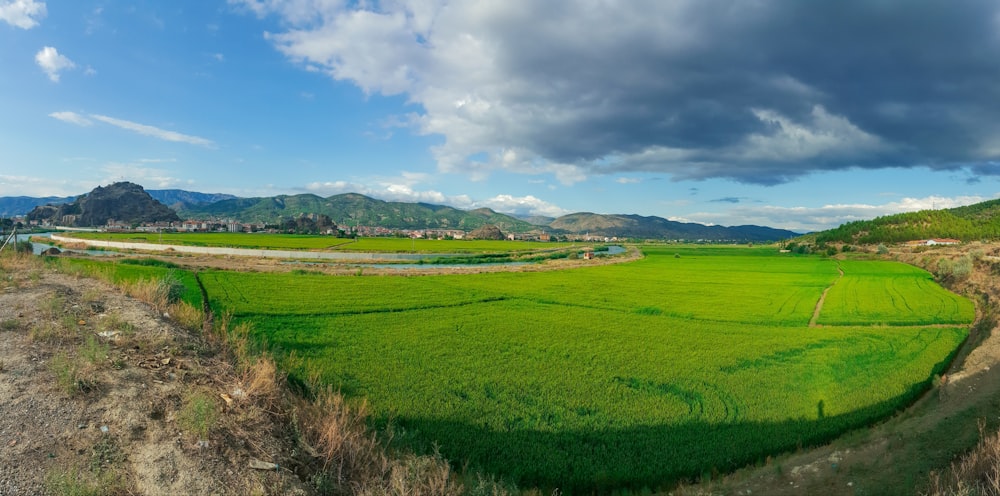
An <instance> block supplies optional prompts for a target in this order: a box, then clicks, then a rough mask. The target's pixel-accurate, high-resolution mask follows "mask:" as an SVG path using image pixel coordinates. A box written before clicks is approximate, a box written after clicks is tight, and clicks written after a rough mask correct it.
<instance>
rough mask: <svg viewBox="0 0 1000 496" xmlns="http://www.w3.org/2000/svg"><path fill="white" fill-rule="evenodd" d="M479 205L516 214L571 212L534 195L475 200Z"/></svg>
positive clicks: (546, 214) (559, 214) (502, 196)
mask: <svg viewBox="0 0 1000 496" xmlns="http://www.w3.org/2000/svg"><path fill="white" fill-rule="evenodd" d="M475 204H476V205H477V208H478V207H488V208H491V209H493V210H496V211H497V212H503V213H508V214H515V215H544V216H546V217H559V216H561V215H566V214H568V213H569V211H568V210H566V209H564V208H561V207H559V206H557V205H553V204H551V203H549V202H547V201H544V200H540V199H538V198H535V197H534V196H531V195H528V196H513V195H497V196H494V197H493V198H490V199H488V200H483V201H479V202H475Z"/></svg>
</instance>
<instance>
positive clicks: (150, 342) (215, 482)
mask: <svg viewBox="0 0 1000 496" xmlns="http://www.w3.org/2000/svg"><path fill="white" fill-rule="evenodd" d="M15 260H16V258H15V259H11V258H10V257H4V258H3V259H0V276H2V280H0V495H15V494H17V495H21V494H150V495H156V494H163V495H168V494H169V495H175V494H305V493H306V488H305V487H304V485H303V484H302V483H301V482H300V481H299V479H298V478H297V477H296V476H295V474H294V473H292V472H291V471H290V470H287V469H285V468H283V467H282V464H283V463H284V462H285V461H286V460H289V459H291V458H292V457H293V456H294V450H295V446H296V445H295V443H294V441H293V440H292V439H291V437H290V436H289V433H287V432H282V428H281V427H280V426H281V424H280V423H279V422H275V421H274V419H272V416H271V415H270V414H269V413H268V412H266V411H263V410H262V409H261V407H260V405H259V404H258V403H259V402H255V401H251V398H250V396H251V395H250V394H248V391H251V390H252V387H251V386H252V385H250V384H247V379H248V377H247V376H245V375H244V376H240V375H238V374H237V373H236V371H234V370H233V368H232V366H231V365H230V364H229V363H228V362H227V361H226V360H222V359H220V358H219V357H218V356H217V353H216V351H215V350H213V349H212V347H211V346H209V345H208V344H207V343H205V342H204V341H203V340H202V339H201V338H200V337H198V336H195V335H194V334H193V333H191V332H189V331H187V330H185V329H183V328H181V327H179V326H178V325H176V324H175V323H173V322H172V321H171V320H169V319H167V318H164V316H163V315H162V314H161V313H160V312H158V311H156V310H154V309H153V308H151V306H150V305H148V304H145V303H141V302H139V301H137V300H134V299H132V298H129V297H126V296H124V295H123V294H121V292H120V291H118V290H116V289H114V288H112V287H110V286H108V285H106V284H104V283H102V282H99V281H95V280H92V279H86V278H79V277H74V276H71V275H66V274H61V273H57V272H54V271H52V270H50V269H46V268H45V267H44V266H42V265H40V264H38V263H36V262H31V263H29V264H28V266H25V267H19V266H18V262H16V261H15ZM265 462H266V463H265ZM272 462H273V463H277V464H278V467H274V466H273V465H269V463H272ZM254 466H256V467H260V468H252V467H254Z"/></svg>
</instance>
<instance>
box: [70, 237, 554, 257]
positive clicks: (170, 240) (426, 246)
mask: <svg viewBox="0 0 1000 496" xmlns="http://www.w3.org/2000/svg"><path fill="white" fill-rule="evenodd" d="M61 235H63V236H70V237H76V238H81V239H95V240H101V241H124V242H130V243H162V244H175V245H190V246H219V247H227V248H265V249H273V250H340V251H350V252H365V253H369V252H376V253H488V252H497V253H503V252H530V251H538V250H547V249H556V248H567V247H570V246H573V245H572V244H571V243H547V242H534V241H489V240H436V239H409V238H358V239H357V240H353V239H350V238H336V237H333V236H305V235H300V234H258V233H254V234H249V233H163V234H160V233H103V232H74V233H61Z"/></svg>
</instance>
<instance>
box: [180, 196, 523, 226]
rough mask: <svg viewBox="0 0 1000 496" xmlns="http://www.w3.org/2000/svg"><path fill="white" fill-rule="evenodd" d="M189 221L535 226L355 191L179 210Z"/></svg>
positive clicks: (487, 211) (489, 213)
mask: <svg viewBox="0 0 1000 496" xmlns="http://www.w3.org/2000/svg"><path fill="white" fill-rule="evenodd" d="M180 214H181V216H182V217H184V218H191V219H205V218H230V219H235V220H238V221H241V222H265V223H272V222H277V221H280V220H281V219H289V218H295V217H298V216H300V215H307V214H317V215H327V216H329V217H330V219H332V220H333V221H334V222H336V223H337V224H338V225H341V226H354V225H364V226H382V227H387V228H397V229H462V230H466V231H470V230H473V229H475V228H477V227H481V226H483V225H486V224H494V225H497V226H500V228H501V229H502V230H503V231H504V232H527V231H531V230H535V229H537V226H534V225H532V224H530V223H528V222H525V221H523V220H519V219H516V218H514V217H511V216H509V215H504V214H499V213H497V212H494V211H493V210H490V209H488V208H480V209H476V210H471V211H464V210H458V209H456V208H452V207H447V206H443V205H431V204H428V203H403V202H387V201H382V200H376V199H374V198H369V197H367V196H364V195H359V194H356V193H347V194H343V195H335V196H331V197H329V198H322V197H320V196H316V195H312V194H302V195H280V196H274V197H266V198H233V199H229V200H222V201H218V202H215V203H211V204H208V205H197V206H191V207H188V208H185V209H183V210H181V212H180Z"/></svg>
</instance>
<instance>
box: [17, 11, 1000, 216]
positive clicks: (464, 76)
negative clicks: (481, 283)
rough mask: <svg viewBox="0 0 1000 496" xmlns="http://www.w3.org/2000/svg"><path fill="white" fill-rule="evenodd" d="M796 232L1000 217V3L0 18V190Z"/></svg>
mask: <svg viewBox="0 0 1000 496" xmlns="http://www.w3.org/2000/svg"><path fill="white" fill-rule="evenodd" d="M123 179H124V180H130V181H134V182H137V183H139V184H142V185H143V186H145V187H146V188H148V189H164V188H181V189H187V190H193V191H202V192H213V193H214V192H224V193H232V194H236V195H240V196H264V195H274V194H296V193H304V192H310V193H315V194H318V195H322V196H329V195H332V194H337V193H344V192H359V193H363V194H367V195H370V196H373V197H377V198H382V199H386V200H405V201H426V202H432V203H441V204H449V205H454V206H457V207H460V208H476V207H483V206H486V207H491V208H494V209H496V210H498V211H503V212H512V213H518V214H540V215H549V216H556V215H561V214H564V213H570V212H577V211H591V212H599V213H627V214H631V213H635V214H641V215H657V216H661V217H666V218H671V219H675V220H687V221H695V222H702V223H714V224H723V225H735V224H763V225H769V226H774V227H783V228H788V229H795V230H801V231H807V230H814V229H823V228H827V227H832V226H835V225H838V224H840V223H842V222H844V221H848V220H856V219H861V218H871V217H876V216H879V215H885V214H889V213H895V212H901V211H909V210H918V209H922V208H944V207H952V206H957V205H963V204H969V203H974V202H978V201H983V200H988V199H993V198H997V197H998V196H1000V3H998V2H996V1H995V0H989V1H974V0H970V1H966V0H956V1H953V2H940V1H937V0H934V1H923V0H903V1H894V0H879V1H872V0H859V1H855V0H838V1H832V0H831V1H825V0H824V1H816V2H804V1H801V0H753V1H750V0H676V1H665V0H649V1H646V0H630V1H628V2H611V1H607V0H558V1H557V0H553V1H546V2H540V1H536V0H477V1H471V0H470V1H446V0H382V1H379V0H350V1H347V0H228V1H225V0H176V1H170V2H160V1H155V0H145V1H143V0H139V1H115V0H100V1H90V0H74V1H72V2H68V1H63V2H54V1H48V2H46V1H39V0H0V196H18V195H28V196H47V195H72V194H80V193H84V192H86V191H89V190H90V189H91V188H93V187H94V186H98V185H102V184H108V183H110V182H113V181H116V180H123Z"/></svg>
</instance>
